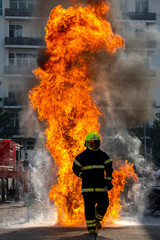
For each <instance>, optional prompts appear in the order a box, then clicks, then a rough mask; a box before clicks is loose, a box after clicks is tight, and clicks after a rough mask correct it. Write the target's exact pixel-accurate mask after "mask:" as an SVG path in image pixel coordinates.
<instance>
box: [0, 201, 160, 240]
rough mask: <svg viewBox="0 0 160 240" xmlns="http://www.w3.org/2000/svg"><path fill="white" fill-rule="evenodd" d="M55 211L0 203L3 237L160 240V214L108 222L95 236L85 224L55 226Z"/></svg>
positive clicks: (9, 239) (17, 239) (11, 239)
mask: <svg viewBox="0 0 160 240" xmlns="http://www.w3.org/2000/svg"><path fill="white" fill-rule="evenodd" d="M53 212H54V210H53V209H52V208H41V209H40V208H39V207H35V206H34V208H31V207H30V208H27V207H25V206H24V203H23V202H19V203H12V202H8V203H6V204H3V205H0V240H42V239H43V240H51V239H55V240H96V239H97V240H160V213H157V214H155V215H154V216H148V217H143V218H141V219H137V218H135V217H130V216H128V217H124V218H122V219H121V220H120V221H119V222H117V223H115V224H113V225H105V227H103V228H102V229H101V230H100V231H99V233H98V236H96V237H95V236H94V235H89V234H88V232H87V230H86V228H85V227H60V226H57V225H53V224H54V222H56V218H55V216H54V214H53ZM35 216H36V218H35ZM51 224H52V225H51Z"/></svg>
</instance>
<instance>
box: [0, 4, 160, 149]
mask: <svg viewBox="0 0 160 240" xmlns="http://www.w3.org/2000/svg"><path fill="white" fill-rule="evenodd" d="M38 2H39V1H38V0H0V49H1V54H0V97H1V98H2V99H3V101H1V102H0V104H1V107H3V109H4V110H5V111H8V112H9V113H10V120H9V122H8V124H7V128H6V129H5V134H4V136H5V137H11V138H13V139H14V140H15V141H17V142H20V143H21V145H23V146H24V148H25V149H29V148H32V147H33V146H34V141H35V139H34V136H30V137H29V138H27V139H26V138H25V137H24V135H23V130H22V129H21V130H22V131H19V130H20V129H19V128H20V126H19V113H20V112H21V110H22V109H24V107H25V106H26V104H27V92H28V90H29V89H30V88H31V87H32V86H33V84H34V83H35V80H34V74H33V73H32V71H33V69H34V68H36V58H37V54H38V50H39V48H40V47H42V46H43V45H44V40H43V37H44V35H45V31H44V26H45V23H46V21H47V19H44V18H40V17H37V12H36V9H37V4H38ZM117 2H118V4H120V8H121V12H122V15H121V22H122V24H123V26H124V27H125V32H127V37H128V41H127V44H128V45H129V49H135V48H141V49H142V50H143V51H146V52H147V56H148V57H147V59H146V64H148V65H149V64H150V63H152V64H151V65H152V66H151V67H150V70H151V71H150V74H151V76H150V77H151V79H152V78H156V74H157V72H158V71H157V70H156V69H159V67H160V62H159V57H160V49H159V43H158V42H157V39H155V35H153V36H152V34H151V33H152V31H151V29H152V27H153V26H156V28H157V29H158V30H159V32H160V1H159V0H120V1H117ZM131 23H133V24H132V27H131ZM138 23H139V24H138ZM144 25H145V26H146V28H144ZM146 29H147V31H146ZM126 30H127V31H126ZM157 32H158V31H157ZM157 35H158V34H157ZM157 38H158V37H157ZM146 66H147V65H146ZM156 104H157V105H160V94H159V91H157V99H156Z"/></svg>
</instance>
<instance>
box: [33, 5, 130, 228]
mask: <svg viewBox="0 0 160 240" xmlns="http://www.w3.org/2000/svg"><path fill="white" fill-rule="evenodd" d="M108 13H109V4H106V3H104V2H103V1H101V3H100V4H99V5H96V6H94V5H88V6H86V7H82V6H79V7H69V8H68V9H63V8H62V6H61V5H59V6H57V7H56V8H54V9H53V10H52V11H51V15H50V18H49V20H48V23H47V26H46V37H45V41H46V49H47V50H46V51H47V54H48V56H49V59H48V60H46V62H45V64H44V65H43V67H39V68H37V69H36V70H35V71H34V73H35V75H36V77H37V78H38V79H39V85H37V86H36V87H34V88H33V89H32V90H31V91H30V93H29V98H30V101H31V105H32V107H33V108H34V109H37V111H38V116H39V119H40V120H41V121H44V120H45V121H46V124H47V129H46V131H45V134H46V136H47V142H46V147H47V149H48V150H49V151H50V152H51V154H52V156H53V158H54V160H55V163H56V164H57V166H58V169H59V171H58V174H57V184H56V185H53V186H52V189H51V190H50V193H49V199H50V200H51V201H53V202H54V204H55V205H56V206H57V213H58V220H59V222H60V223H61V224H63V225H71V224H72V225H73V224H78V223H81V222H82V221H83V220H84V212H83V211H84V210H83V199H82V196H81V180H80V179H78V178H77V177H76V176H75V175H74V174H73V172H72V164H73V160H74V158H75V156H76V155H77V154H78V153H80V152H81V151H83V150H84V139H85V136H86V135H87V133H89V132H91V131H94V132H97V133H98V132H99V129H100V124H99V122H98V116H99V115H100V114H101V113H100V112H99V110H98V108H97V106H96V105H95V102H94V100H93V99H92V98H91V96H90V93H91V92H92V87H91V85H90V83H89V81H90V79H89V74H88V68H87V63H88V61H89V59H90V58H93V53H94V52H99V51H100V50H101V49H104V50H106V51H107V52H109V53H110V54H113V53H115V52H116V50H117V49H118V48H121V47H123V46H124V41H123V39H122V37H121V36H119V35H114V34H113V32H112V28H111V25H110V23H109V22H108V21H106V18H105V15H106V14H108ZM126 166H128V168H130V165H127V164H126ZM125 170H126V167H124V168H123V167H122V168H120V171H119V172H117V171H114V177H115V178H114V182H113V183H114V185H115V188H114V190H113V191H111V192H110V199H111V204H110V207H109V211H108V213H107V216H111V215H112V216H114V217H117V216H118V211H119V209H120V204H119V199H117V197H118V196H119V194H120V191H122V189H123V185H124V184H125V178H126V173H125ZM128 171H129V170H128ZM122 172H123V173H122Z"/></svg>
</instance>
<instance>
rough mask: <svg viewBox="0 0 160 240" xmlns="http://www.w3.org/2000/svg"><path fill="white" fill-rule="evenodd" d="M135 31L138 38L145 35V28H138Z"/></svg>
mask: <svg viewBox="0 0 160 240" xmlns="http://www.w3.org/2000/svg"><path fill="white" fill-rule="evenodd" d="M135 33H136V38H143V37H144V30H143V29H142V28H136V30H135Z"/></svg>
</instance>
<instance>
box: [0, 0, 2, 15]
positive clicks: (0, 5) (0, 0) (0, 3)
mask: <svg viewBox="0 0 160 240" xmlns="http://www.w3.org/2000/svg"><path fill="white" fill-rule="evenodd" d="M0 16H2V0H0Z"/></svg>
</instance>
